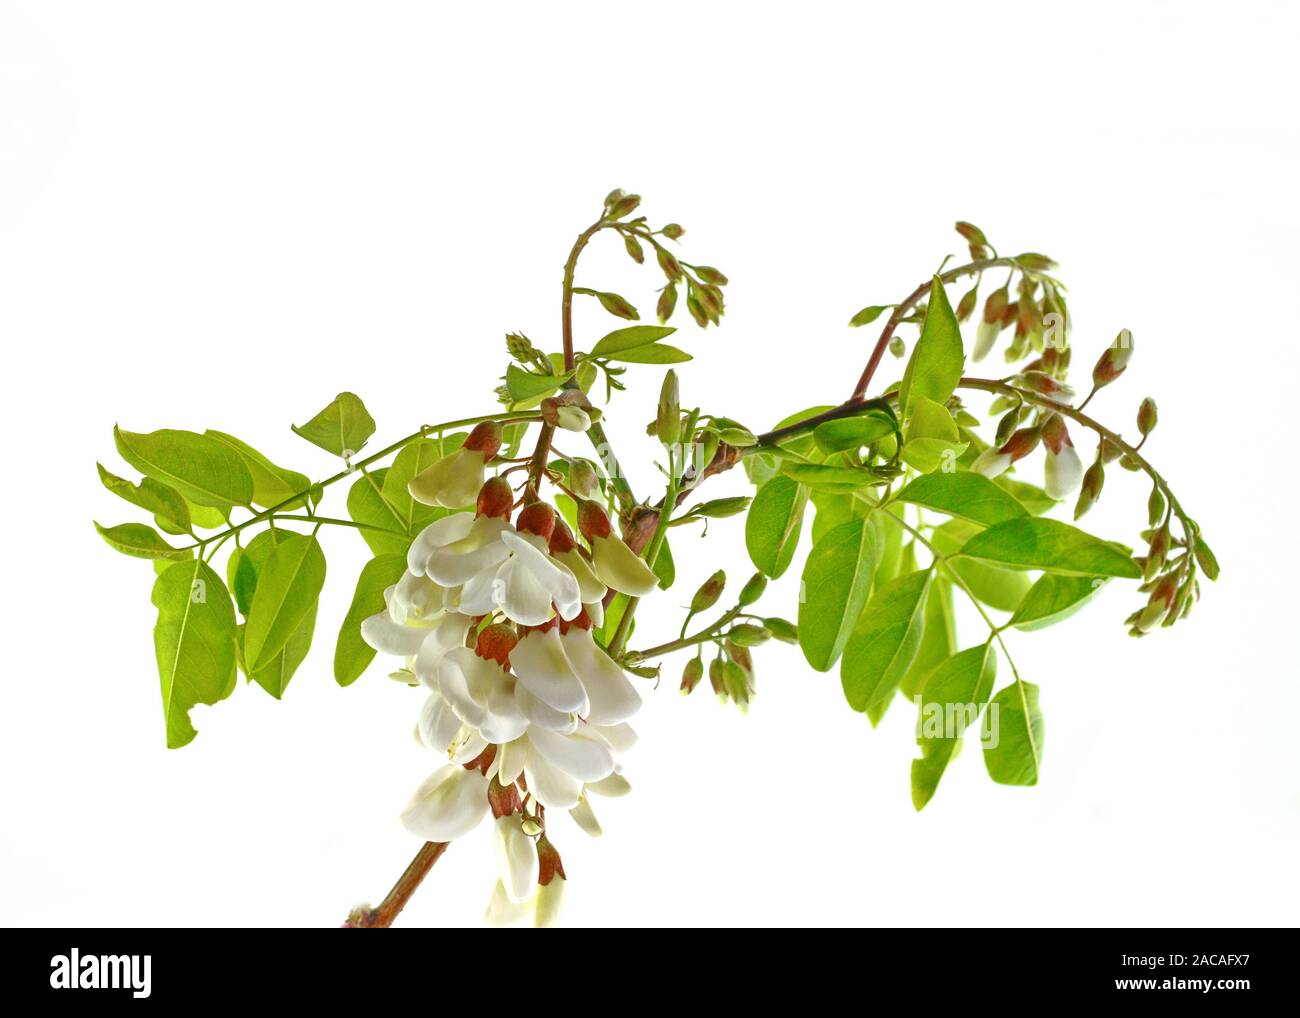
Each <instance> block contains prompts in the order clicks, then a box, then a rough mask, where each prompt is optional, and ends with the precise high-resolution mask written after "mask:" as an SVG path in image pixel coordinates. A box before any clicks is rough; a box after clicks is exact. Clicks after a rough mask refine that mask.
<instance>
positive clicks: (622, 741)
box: [591, 723, 636, 756]
mask: <svg viewBox="0 0 1300 1018" xmlns="http://www.w3.org/2000/svg"><path fill="white" fill-rule="evenodd" d="M591 729H592V730H593V731H594V732H595V733H596V734H597V735H599V736H600V737H601V738H602V739H604V740H605V741H606V742H608V743H609V744H610V746H611V747H612V748H613V750H614V752H615V753H617V754H619V755H620V756H621V755H622V754H624V753H626V752H627V751H628V750H629V749H631V748H632V747H633V746H635V745H636V732H635V731H633V730H632V726H631V725H629V724H626V723H624V724H621V725H592V726H591Z"/></svg>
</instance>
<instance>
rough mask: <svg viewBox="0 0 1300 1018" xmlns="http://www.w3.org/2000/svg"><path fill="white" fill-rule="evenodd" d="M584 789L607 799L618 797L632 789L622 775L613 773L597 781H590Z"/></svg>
mask: <svg viewBox="0 0 1300 1018" xmlns="http://www.w3.org/2000/svg"><path fill="white" fill-rule="evenodd" d="M586 790H587V791H588V792H595V793H596V794H597V795H603V796H604V797H605V798H607V799H618V798H621V797H622V796H624V795H627V794H628V792H630V791H632V786H631V785H630V784H629V783H628V780H627V778H625V777H623V775H621V774H618V773H614V774H611V775H609V777H606V778H601V779H600V780H599V781H592V782H590V783H589V784H588V785H587V789H586Z"/></svg>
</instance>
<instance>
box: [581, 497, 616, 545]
mask: <svg viewBox="0 0 1300 1018" xmlns="http://www.w3.org/2000/svg"><path fill="white" fill-rule="evenodd" d="M578 529H579V530H581V531H582V536H583V537H585V538H586V539H587V540H588V541H595V540H598V539H599V538H602V537H609V535H610V533H611V530H610V526H609V515H608V514H607V513H606V512H605V507H604V506H603V505H601V504H600V503H599V502H594V501H592V500H591V499H587V501H585V502H583V503H582V504H581V505H579V506H578Z"/></svg>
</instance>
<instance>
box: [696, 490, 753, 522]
mask: <svg viewBox="0 0 1300 1018" xmlns="http://www.w3.org/2000/svg"><path fill="white" fill-rule="evenodd" d="M751 501H753V499H751V498H750V497H749V496H748V495H730V496H728V497H726V498H714V499H710V500H709V501H707V502H701V503H700V504H699V505H697V506H696V507H695V508H694V509H692V510H691V515H692V516H703V517H705V518H706V519H710V520H722V519H726V518H727V517H728V516H737V515H739V514H740V513H743V512H744V511H745V510H746V509H748V508H749V503H750V502H751Z"/></svg>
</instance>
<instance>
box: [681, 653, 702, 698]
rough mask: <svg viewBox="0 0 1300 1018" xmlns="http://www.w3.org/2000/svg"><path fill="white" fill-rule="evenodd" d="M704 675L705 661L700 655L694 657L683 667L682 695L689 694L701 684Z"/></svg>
mask: <svg viewBox="0 0 1300 1018" xmlns="http://www.w3.org/2000/svg"><path fill="white" fill-rule="evenodd" d="M703 677H704V662H703V661H701V660H700V659H699V658H698V657H693V658H691V659H690V660H689V661H687V662H686V667H685V668H684V669H682V687H681V688H682V695H683V696H689V695H690V694H691V691H692V690H694V689H695V687H696V686H698V685H699V684H700V679H702V678H703Z"/></svg>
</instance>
